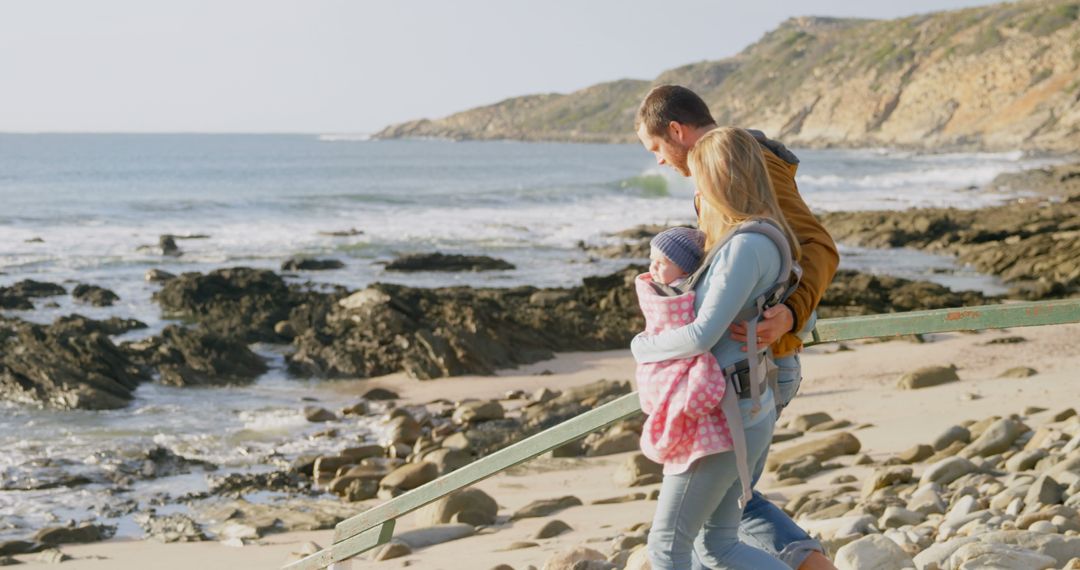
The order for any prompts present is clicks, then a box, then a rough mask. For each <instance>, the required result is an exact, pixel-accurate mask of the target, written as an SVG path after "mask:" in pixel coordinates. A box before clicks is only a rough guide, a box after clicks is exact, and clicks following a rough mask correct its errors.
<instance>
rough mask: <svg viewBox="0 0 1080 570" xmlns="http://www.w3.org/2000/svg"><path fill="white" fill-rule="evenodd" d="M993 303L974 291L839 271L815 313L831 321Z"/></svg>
mask: <svg viewBox="0 0 1080 570" xmlns="http://www.w3.org/2000/svg"><path fill="white" fill-rule="evenodd" d="M993 300H994V299H993V297H987V296H985V295H983V294H982V293H979V292H977V291H952V290H950V289H949V288H948V287H945V286H944V285H938V284H937V283H931V282H929V281H911V280H910V279H904V278H902V277H893V276H891V275H872V274H870V273H860V272H858V271H849V270H846V269H842V270H839V271H837V272H836V276H835V277H833V281H832V283H831V284H829V288H828V289H827V290H826V291H825V296H824V297H823V298H822V299H821V303H820V304H819V305H818V308H817V311H818V316H819V317H821V318H834V317H848V316H856V315H877V314H881V313H896V312H900V313H902V312H905V311H919V310H924V309H945V308H949V307H970V306H975V305H985V304H987V303H989V302H992V301H993Z"/></svg>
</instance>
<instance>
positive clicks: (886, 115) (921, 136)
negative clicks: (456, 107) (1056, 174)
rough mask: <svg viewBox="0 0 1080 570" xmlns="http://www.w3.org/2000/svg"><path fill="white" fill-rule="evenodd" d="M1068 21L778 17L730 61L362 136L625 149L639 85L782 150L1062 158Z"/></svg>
mask: <svg viewBox="0 0 1080 570" xmlns="http://www.w3.org/2000/svg"><path fill="white" fill-rule="evenodd" d="M1078 17H1080V8H1078V6H1077V4H1076V3H1075V2H1074V1H1073V0H1048V1H1033V2H1017V3H1002V4H997V5H991V6H981V7H976V8H968V9H963V10H956V11H949V12H937V13H931V14H918V15H914V16H909V17H906V18H900V19H895V20H864V19H837V18H815V17H800V18H792V19H789V20H787V21H786V22H784V23H783V24H781V25H780V26H779V27H778V28H777V29H775V30H773V31H771V32H769V33H767V34H765V36H764V37H763V38H762V39H761V40H759V41H758V42H757V43H755V44H753V45H751V46H749V47H748V48H746V49H745V50H743V51H742V52H741V53H739V54H738V55H736V56H734V57H730V58H727V59H722V60H718V61H706V62H701V63H695V64H691V65H686V66H683V67H680V68H676V69H672V70H669V71H666V72H664V73H662V74H660V76H658V77H657V78H656V79H655V80H653V81H651V82H650V81H636V80H621V81H614V82H610V83H602V84H599V85H595V86H592V87H589V88H586V89H582V90H580V91H576V92H574V93H570V94H567V95H562V94H544V95H528V96H524V97H516V98H513V99H508V100H505V101H502V102H499V103H496V104H493V105H488V106H485V107H479V108H476V109H472V110H469V111H464V112H461V113H457V114H454V115H451V116H449V117H446V118H443V119H438V120H427V119H424V120H419V121H413V122H410V123H404V124H400V125H393V126H390V127H387V128H386V129H384V130H383V131H382V132H380V133H378V134H376V135H375V136H376V137H377V138H401V137H440V138H450V139H459V140H460V139H518V140H571V141H581V142H598V141H602V142H631V143H633V142H637V141H636V139H635V138H634V127H633V118H634V113H635V111H636V108H637V105H638V104H639V103H640V101H641V98H642V97H643V96H644V94H645V93H646V92H647V91H648V89H649V87H650V85H651V84H658V83H677V84H681V85H686V86H687V87H690V88H691V89H693V90H695V91H696V92H698V93H699V94H700V95H702V97H703V98H704V99H705V100H706V102H708V103H709V104H710V107H711V108H712V110H713V114H714V116H715V117H716V119H717V122H718V123H719V124H728V125H742V126H752V127H755V128H759V129H762V130H764V131H765V132H767V133H769V134H770V135H772V136H774V138H779V139H782V140H784V141H785V142H786V143H788V144H789V145H797V146H802V147H806V146H818V147H821V146H847V147H873V146H881V145H885V146H896V147H913V148H922V149H931V150H940V149H943V148H981V149H994V150H1014V149H1017V148H1025V149H1048V150H1059V151H1065V152H1072V151H1074V150H1075V149H1076V148H1077V147H1078V146H1080V106H1078V105H1077V101H1078V98H1080V55H1077V52H1076V36H1077V33H1078V32H1080V19H1078Z"/></svg>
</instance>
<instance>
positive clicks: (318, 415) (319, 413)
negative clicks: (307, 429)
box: [304, 406, 338, 423]
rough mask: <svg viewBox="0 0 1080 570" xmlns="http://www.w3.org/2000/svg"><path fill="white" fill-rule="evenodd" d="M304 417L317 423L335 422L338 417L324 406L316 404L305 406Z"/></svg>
mask: <svg viewBox="0 0 1080 570" xmlns="http://www.w3.org/2000/svg"><path fill="white" fill-rule="evenodd" d="M304 419H306V420H307V421H309V422H314V423H319V422H335V421H337V419H338V418H337V416H336V415H334V412H331V411H330V410H328V409H326V408H320V407H318V406H305V407H304Z"/></svg>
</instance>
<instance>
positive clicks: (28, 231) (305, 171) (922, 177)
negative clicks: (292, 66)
mask: <svg viewBox="0 0 1080 570" xmlns="http://www.w3.org/2000/svg"><path fill="white" fill-rule="evenodd" d="M796 152H797V154H798V155H799V156H800V157H801V159H802V164H801V166H800V169H799V177H798V179H797V180H798V183H799V186H800V189H801V192H802V194H803V196H804V198H805V199H806V201H807V203H808V204H810V206H811V207H812V208H813V209H815V210H819V211H828V210H858V209H902V208H911V207H920V206H955V207H960V208H972V207H981V206H984V205H988V204H993V203H996V202H999V201H1001V200H1003V199H1006V198H1009V197H1011V196H1006V195H990V194H987V193H985V192H984V191H982V190H980V189H979V186H981V185H982V184H985V183H987V182H989V181H990V180H992V179H993V178H994V176H996V175H997V174H999V173H1002V172H1007V171H1018V170H1022V169H1026V168H1031V167H1034V166H1038V165H1041V164H1044V163H1046V162H1048V160H1045V159H1034V158H1026V157H1023V156H1022V155H1020V154H1019V153H1011V154H941V155H918V154H912V153H906V152H896V151H889V150H883V149H866V150H798V149H796ZM692 193H693V189H692V183H691V182H690V181H689V180H686V179H683V178H681V177H679V176H678V175H676V174H674V173H673V172H672V171H670V170H668V169H666V168H664V169H660V168H658V167H657V165H656V164H655V162H654V161H653V158H652V156H651V155H650V154H649V153H646V152H645V151H644V150H643V149H642V148H641V147H640V146H637V145H583V144H557V143H515V142H446V141H426V140H410V141H369V140H365V139H363V138H362V137H360V138H357V137H332V136H323V137H319V136H315V135H250V136H248V135H96V134H95V135H59V134H57V135H52V134H50V135H0V286H5V285H10V284H12V283H14V282H16V281H20V280H22V279H28V278H29V279H37V280H42V281H51V282H56V283H62V284H64V285H65V286H66V287H67V288H68V289H70V288H71V287H72V286H73V285H74V284H75V283H91V284H95V285H100V286H102V287H106V288H109V289H111V290H113V291H115V292H116V293H117V294H118V295H119V296H120V298H121V300H120V302H118V303H117V304H116V305H115V306H113V307H109V308H92V307H87V306H82V305H76V304H74V303H73V302H72V301H71V300H70V298H69V297H57V298H55V299H49V300H50V301H51V300H55V301H56V302H57V304H56V306H54V307H48V306H43V305H44V303H41V302H39V303H37V304H38V305H39V308H37V309H36V310H34V311H4V312H3V314H5V315H8V316H16V317H19V318H22V319H26V320H31V321H35V322H50V321H52V320H53V319H54V318H56V317H57V316H59V315H64V314H70V313H73V312H78V313H80V314H84V315H86V316H89V317H93V318H106V317H110V316H122V317H131V318H137V319H139V320H142V321H144V322H146V323H148V324H149V325H150V328H149V329H148V330H145V331H135V332H133V333H129V334H128V335H126V336H124V337H123V338H122V339H121V340H124V339H129V338H138V337H140V336H144V335H148V334H153V333H154V332H156V331H158V330H160V329H161V328H162V327H163V326H164V325H165V324H167V323H166V321H164V320H163V319H161V317H160V313H159V310H158V308H157V306H156V305H155V304H154V303H153V302H152V301H151V295H152V294H153V292H154V291H156V290H157V288H158V286H157V285H153V284H149V283H146V282H145V281H144V279H143V275H144V274H145V272H146V271H147V270H148V269H152V268H158V269H164V270H166V271H169V272H172V273H180V272H185V271H207V270H211V269H216V268H221V267H231V266H239V265H243V266H252V267H261V268H272V269H279V268H280V266H281V263H282V262H283V261H284V260H286V259H288V258H290V257H293V256H297V255H302V256H310V257H318V258H334V259H338V260H341V261H342V262H344V263H345V268H344V269H341V270H336V271H328V272H317V273H315V272H312V273H306V272H305V273H301V274H299V275H297V276H295V277H292V278H290V279H292V280H294V281H307V280H314V281H318V282H327V283H334V284H341V285H345V286H347V287H350V288H353V289H356V288H362V287H364V286H366V285H368V284H370V283H372V282H375V281H383V282H395V283H403V284H408V285H415V286H425V287H427V286H443V285H475V286H491V287H510V286H516V285H523V284H528V285H536V286H569V285H574V284H576V283H578V282H579V281H580V280H581V278H582V277H586V276H589V275H598V274H605V273H610V272H612V271H614V270H616V269H619V268H621V267H622V266H624V265H625V264H626V260H594V259H590V257H589V255H588V254H587V253H586V252H585V251H583V250H582V249H581V247H580V244H581V243H582V242H584V243H588V244H597V245H599V244H605V243H612V242H614V239H615V238H612V237H611V236H610V235H609V234H611V233H613V232H617V231H620V230H624V229H627V228H629V227H632V226H635V225H638V224H645V223H660V224H675V223H685V222H690V221H692V219H693V207H692V204H691V196H692ZM352 230H355V231H352ZM332 232H344V233H345V234H349V235H339V236H332V235H327V234H328V233H332ZM162 234H173V235H177V236H205V237H198V238H197V239H180V240H178V245H179V246H180V248H181V250H182V252H183V254H182V255H181V256H179V257H162V256H161V255H159V254H155V253H153V252H152V251H147V250H141V249H140V246H145V245H153V244H156V243H157V241H158V237H159V236H160V235H162ZM431 251H441V252H444V253H466V254H485V255H490V256H493V257H497V258H501V259H505V260H507V261H510V262H511V263H513V264H515V265H516V266H517V269H515V270H512V271H500V272H490V273H477V274H471V273H470V274H438V273H418V274H398V273H392V272H387V271H385V269H384V268H383V265H382V264H383V263H384V262H386V261H389V260H391V259H393V258H394V257H395V256H397V255H400V254H405V253H415V252H431ZM842 251H843V255H844V258H843V259H844V261H843V262H842V266H844V267H848V268H852V269H861V270H865V271H874V272H882V273H892V274H896V275H899V276H903V277H909V278H923V279H930V280H935V281H938V282H942V283H944V284H946V285H949V286H951V287H954V288H976V289H981V290H983V291H985V292H987V293H999V292H1001V286H1000V284H999V283H997V282H996V281H995V280H994V279H992V278H990V277H987V276H982V275H978V274H976V273H974V272H972V271H970V270H967V269H965V268H961V267H956V266H955V264H953V262H952V260H951V259H949V258H947V257H941V256H933V255H927V254H925V253H921V252H915V251H909V250H889V251H882V250H867V249H859V248H848V247H845V248H843V250H842ZM256 349H257V351H259V352H260V353H262V354H263V355H265V356H266V357H267V358H268V359H269V360H270V362H271V371H270V372H268V373H267V374H266V375H265V376H264V377H263V378H261V379H260V380H259V381H258V382H256V383H255V384H253V385H251V386H245V387H229V388H212V389H196V388H170V387H164V386H159V385H155V384H148V385H144V386H142V387H140V388H139V390H138V391H137V392H136V399H135V401H134V402H133V403H132V404H131V405H130V406H128V407H127V408H125V409H123V410H114V411H105V412H88V411H63V412H58V411H50V410H36V409H29V408H26V407H20V406H14V405H11V404H6V403H0V449H4V452H3V453H2V454H0V489H3V488H9V489H10V488H11V487H18V486H22V485H23V484H24V483H26V482H27V481H39V480H47V479H48V478H49V477H52V476H54V475H55V473H58V472H63V473H66V474H79V473H82V472H85V473H88V474H89V473H92V472H94V471H95V470H98V469H101V466H102V465H106V464H109V463H110V462H115V461H119V460H120V459H122V458H123V457H127V456H132V455H133V454H136V453H137V452H138V451H140V450H141V451H144V450H147V449H150V448H152V447H155V446H164V447H167V448H169V449H171V450H173V451H175V452H176V453H180V454H183V455H186V456H190V457H196V458H200V459H205V460H207V461H212V462H214V463H216V464H219V465H221V467H222V472H229V471H230V470H235V471H245V470H261V469H269V468H270V467H269V466H268V464H267V457H271V456H273V457H275V458H277V459H278V460H280V461H285V460H287V459H289V458H291V457H295V456H297V455H299V454H302V453H312V452H330V451H336V450H337V449H338V448H340V447H344V445H345V444H344V440H345V439H347V438H351V439H352V440H353V441H354V442H355V441H356V440H357V438H361V439H362V438H369V439H374V438H376V437H377V433H375V431H373V428H372V426H371V425H368V424H365V423H364V422H354V423H351V424H349V425H348V426H345V427H343V428H342V430H343V433H342V435H341V437H339V438H333V439H326V438H322V439H319V438H310V437H308V436H310V435H311V434H312V433H314V432H316V431H319V430H320V429H322V428H320V427H319V426H318V425H316V424H308V423H306V422H305V421H304V420H303V417H302V416H301V415H300V412H299V410H300V408H301V407H302V405H303V402H302V401H301V398H305V397H310V396H312V395H313V394H317V395H318V397H319V398H321V401H320V402H319V403H320V405H324V406H326V407H328V408H330V409H334V408H335V407H341V406H343V405H346V404H348V403H351V402H346V401H343V400H340V399H339V400H335V399H334V398H335V396H334V395H333V393H332V392H331V391H327V390H320V389H319V386H320V382H319V381H318V380H297V379H294V378H290V377H288V376H287V375H286V374H285V373H284V370H283V366H282V357H281V354H282V350H284V349H283V348H282V347H276V346H257V347H256ZM339 398H340V397H339ZM219 474H220V473H219ZM205 488H206V482H205V479H204V477H203V475H202V474H201V473H196V474H193V475H181V476H177V477H174V478H167V479H160V480H156V481H153V482H149V483H139V484H137V485H135V486H134V487H133V488H132V489H131V490H130V495H131V497H133V498H134V499H135V500H136V501H138V502H139V503H140V504H143V503H147V504H149V502H152V501H157V502H160V497H161V496H162V493H165V494H166V495H167V496H172V497H176V496H179V495H181V494H183V493H186V492H198V491H200V490H204V489H205ZM110 496H111V495H110V491H109V487H108V486H106V485H103V484H96V483H95V484H91V485H85V486H81V487H78V488H76V489H75V490H71V489H67V488H58V489H43V490H37V491H12V490H8V491H0V540H4V539H6V538H14V537H20V536H25V535H26V534H27V533H28V532H30V529H35V528H40V527H41V526H44V525H46V524H56V523H57V522H58V521H63V520H67V519H75V520H86V519H89V518H93V516H94V513H98V514H101V513H102V510H101V505H102V504H103V503H108V502H109V501H110V500H111V499H110ZM165 502H166V503H167V502H168V501H167V500H166V501H165ZM101 520H103V521H104V522H110V523H114V524H118V525H119V526H120V534H121V535H124V536H138V535H139V534H140V531H139V530H138V528H137V527H136V526H135V525H134V524H133V523H132V522H131V520H130V517H127V516H123V515H119V516H115V517H109V516H103V517H101Z"/></svg>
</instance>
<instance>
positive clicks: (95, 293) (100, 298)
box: [71, 283, 120, 307]
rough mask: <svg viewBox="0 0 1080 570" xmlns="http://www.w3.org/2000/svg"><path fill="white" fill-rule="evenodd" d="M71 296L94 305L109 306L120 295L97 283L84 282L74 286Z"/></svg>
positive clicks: (118, 298) (117, 299)
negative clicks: (88, 283)
mask: <svg viewBox="0 0 1080 570" xmlns="http://www.w3.org/2000/svg"><path fill="white" fill-rule="evenodd" d="M71 296H72V297H74V298H75V300H76V301H79V302H81V303H87V304H89V305H93V306H95V307H111V306H112V304H113V303H115V302H116V301H119V300H120V297H119V296H117V294H116V293H113V292H112V291H109V290H108V289H105V288H104V287H98V286H97V285H87V284H85V283H82V284H79V285H76V286H75V289H73V290H72V291H71Z"/></svg>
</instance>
